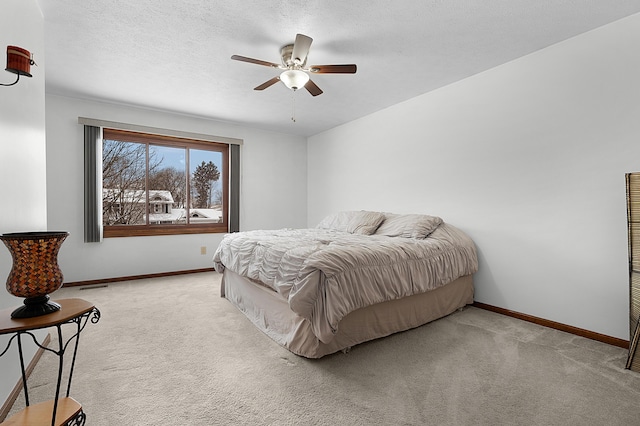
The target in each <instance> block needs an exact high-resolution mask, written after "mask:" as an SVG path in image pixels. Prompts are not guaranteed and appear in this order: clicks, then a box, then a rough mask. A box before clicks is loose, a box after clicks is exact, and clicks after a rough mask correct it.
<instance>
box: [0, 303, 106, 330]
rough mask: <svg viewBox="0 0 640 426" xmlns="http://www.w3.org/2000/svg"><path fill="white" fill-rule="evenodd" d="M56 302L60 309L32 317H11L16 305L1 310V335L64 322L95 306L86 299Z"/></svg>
mask: <svg viewBox="0 0 640 426" xmlns="http://www.w3.org/2000/svg"><path fill="white" fill-rule="evenodd" d="M54 302H56V303H58V304H60V306H61V308H60V309H59V310H57V311H56V312H52V313H50V314H45V315H40V316H37V317H32V318H11V312H13V311H14V310H15V309H16V307H13V308H8V309H3V310H1V311H0V335H2V334H9V333H15V332H17V331H25V330H37V329H39V328H46V327H51V326H54V325H58V324H62V323H65V322H67V321H69V320H71V319H73V318H76V317H79V316H80V315H82V314H85V313H87V312H89V311H91V310H93V309H94V308H95V306H94V305H93V303H91V302H87V301H86V300H84V299H60V300H54Z"/></svg>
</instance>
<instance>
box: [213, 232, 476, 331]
mask: <svg viewBox="0 0 640 426" xmlns="http://www.w3.org/2000/svg"><path fill="white" fill-rule="evenodd" d="M213 262H214V267H215V269H216V271H218V272H220V273H221V272H223V271H224V270H225V268H229V269H230V270H232V271H234V272H235V273H237V274H239V275H242V276H244V277H246V278H249V279H251V280H254V281H259V282H260V283H262V284H263V285H266V286H268V287H270V288H271V289H273V290H274V291H276V292H278V293H279V294H280V295H281V296H282V297H283V298H284V299H285V300H287V301H288V303H289V306H290V308H291V310H293V311H294V312H295V313H297V314H298V315H300V316H301V317H303V318H305V319H307V320H308V321H309V322H310V323H311V327H312V330H313V332H314V334H315V335H316V336H317V337H318V339H319V340H320V341H322V342H323V343H328V342H330V341H331V339H332V338H333V335H334V334H335V333H336V332H337V330H338V323H339V322H340V320H341V319H342V318H343V317H344V316H345V315H347V314H349V313H350V312H353V311H355V310H356V309H359V308H362V307H365V306H369V305H372V304H376V303H380V302H384V301H388V300H393V299H399V298H402V297H406V296H410V295H413V294H417V293H423V292H426V291H429V290H433V289H435V288H437V287H440V286H442V285H444V284H447V283H449V282H451V281H453V280H455V279H457V278H459V277H461V276H464V275H469V274H473V273H475V272H476V271H477V270H478V260H477V255H476V248H475V245H474V243H473V241H471V239H470V238H469V237H468V236H467V235H466V234H464V233H463V232H462V231H460V230H459V229H457V228H456V227H454V226H452V225H449V224H447V223H442V224H441V225H440V226H438V227H437V229H435V231H433V232H432V233H431V234H430V235H429V236H428V237H427V238H424V239H415V238H401V237H388V236H384V235H360V234H351V233H348V232H341V231H336V230H333V229H317V228H314V229H281V230H259V231H245V232H237V233H232V234H227V235H225V237H224V238H223V240H222V242H221V243H220V245H219V246H218V249H217V250H216V252H215V254H214V257H213Z"/></svg>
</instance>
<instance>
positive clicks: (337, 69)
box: [309, 64, 358, 74]
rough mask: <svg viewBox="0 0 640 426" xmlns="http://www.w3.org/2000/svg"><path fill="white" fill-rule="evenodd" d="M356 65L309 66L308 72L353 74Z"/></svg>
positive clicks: (356, 68)
mask: <svg viewBox="0 0 640 426" xmlns="http://www.w3.org/2000/svg"><path fill="white" fill-rule="evenodd" d="M357 70H358V67H356V64H345V65H311V66H310V67H309V71H310V72H312V73H315V74H355V73H356V71H357Z"/></svg>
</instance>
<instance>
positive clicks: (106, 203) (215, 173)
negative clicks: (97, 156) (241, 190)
mask: <svg viewBox="0 0 640 426" xmlns="http://www.w3.org/2000/svg"><path fill="white" fill-rule="evenodd" d="M228 188H229V146H228V144H225V143H216V142H210V141H199V140H195V139H183V138H178V137H171V136H159V135H152V134H146V133H138V132H130V131H124V130H114V129H107V128H105V129H103V143H102V224H103V229H104V237H122V236H142V235H172V234H190V233H213V232H228V217H227V216H228V215H227V211H228V196H229V195H228Z"/></svg>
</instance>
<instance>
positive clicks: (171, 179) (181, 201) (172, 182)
mask: <svg viewBox="0 0 640 426" xmlns="http://www.w3.org/2000/svg"><path fill="white" fill-rule="evenodd" d="M149 189H158V190H165V191H169V192H171V195H172V196H173V202H174V204H175V207H177V208H184V207H185V204H186V202H187V200H186V197H187V193H186V189H187V181H186V177H185V172H184V171H180V170H178V169H176V168H175V167H165V168H163V169H158V170H155V171H154V172H153V173H151V172H149Z"/></svg>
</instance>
